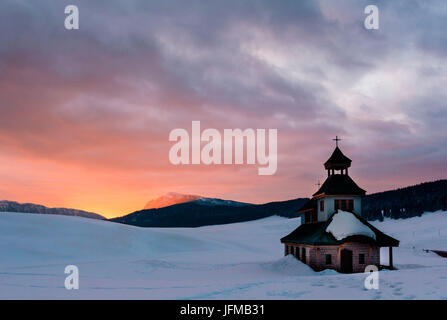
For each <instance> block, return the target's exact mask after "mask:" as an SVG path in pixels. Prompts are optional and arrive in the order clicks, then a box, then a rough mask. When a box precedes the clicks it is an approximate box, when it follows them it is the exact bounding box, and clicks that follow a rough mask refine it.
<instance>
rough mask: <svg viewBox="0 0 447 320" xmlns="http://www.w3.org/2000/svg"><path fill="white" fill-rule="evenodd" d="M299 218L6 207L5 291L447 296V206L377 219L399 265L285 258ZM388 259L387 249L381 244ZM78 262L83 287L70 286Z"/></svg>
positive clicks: (1, 255)
mask: <svg viewBox="0 0 447 320" xmlns="http://www.w3.org/2000/svg"><path fill="white" fill-rule="evenodd" d="M298 224H299V219H290V220H289V219H285V218H280V217H271V218H267V219H263V220H258V221H252V222H245V223H237V224H230V225H222V226H212V227H202V228H176V229H158V228H151V229H144V228H137V227H132V226H126V225H120V224H115V223H111V222H106V221H99V220H90V219H85V218H79V217H67V216H49V215H32V214H18V213H0V298H2V299H447V259H445V258H441V257H439V256H437V255H435V254H433V253H426V252H424V251H423V249H438V250H446V251H447V213H446V212H437V213H428V214H425V215H424V216H422V217H420V218H412V219H407V220H397V221H396V220H385V221H384V222H382V223H380V222H376V223H374V225H375V226H376V227H378V228H380V229H381V230H382V231H384V232H385V233H388V234H389V235H391V236H393V237H395V238H397V239H399V240H400V241H401V246H400V247H399V248H397V249H396V248H395V249H394V251H395V255H394V262H395V265H396V267H397V268H399V270H397V271H381V272H380V290H366V289H364V280H365V275H364V274H352V275H345V274H338V273H336V272H335V271H323V272H320V273H317V272H313V271H312V270H311V269H310V268H308V267H307V266H306V265H303V264H302V263H301V262H299V261H297V260H295V259H294V258H293V257H290V256H289V257H285V258H284V257H283V247H282V245H281V244H280V242H279V239H280V238H281V237H282V236H284V235H286V234H287V233H288V232H290V231H292V230H293V229H294V228H296V227H297V225H298ZM382 263H384V264H386V263H387V251H383V253H382ZM67 265H76V266H78V268H79V273H80V281H79V285H80V288H79V290H67V289H65V287H64V281H65V277H66V276H67V275H66V274H64V269H65V266H67Z"/></svg>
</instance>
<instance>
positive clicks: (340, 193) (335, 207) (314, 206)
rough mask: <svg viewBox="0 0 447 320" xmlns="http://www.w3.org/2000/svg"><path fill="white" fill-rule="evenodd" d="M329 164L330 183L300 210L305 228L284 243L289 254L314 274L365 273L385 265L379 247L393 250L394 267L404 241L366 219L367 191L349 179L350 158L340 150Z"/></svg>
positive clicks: (327, 182) (297, 231)
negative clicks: (327, 271)
mask: <svg viewBox="0 0 447 320" xmlns="http://www.w3.org/2000/svg"><path fill="white" fill-rule="evenodd" d="M340 140H341V139H339V138H338V137H336V138H335V139H334V141H335V143H336V146H335V150H334V151H333V152H332V155H331V156H330V157H329V159H328V160H327V161H326V162H325V163H324V168H325V169H326V170H327V179H326V181H325V182H324V183H323V184H322V185H321V186H320V185H319V189H318V190H317V192H315V193H314V194H313V196H312V199H311V200H309V201H308V202H307V203H305V204H304V206H303V207H301V209H300V210H299V211H298V213H300V214H301V225H300V226H299V227H298V228H297V229H295V230H294V231H293V232H292V233H290V234H289V235H287V236H285V237H284V238H282V239H281V243H283V244H284V254H285V255H289V254H291V255H294V256H295V257H296V258H297V259H299V260H301V261H302V262H303V263H306V264H308V265H309V266H310V267H311V268H312V269H314V270H315V271H321V270H324V269H335V270H337V271H339V272H342V273H357V272H364V271H365V268H366V266H368V265H375V266H377V267H378V268H384V267H385V266H382V265H381V264H380V248H381V247H388V248H389V266H388V267H387V268H389V269H393V249H392V248H393V247H398V246H399V241H398V240H396V239H394V238H392V237H390V236H388V235H386V234H384V233H383V232H381V231H380V230H378V229H377V228H375V227H374V226H372V225H371V224H370V223H368V222H367V221H366V220H365V219H363V218H362V217H361V214H362V197H363V196H364V195H365V194H366V191H365V190H363V189H362V188H360V187H359V186H358V185H357V184H356V183H355V182H354V180H352V178H351V177H350V176H349V174H348V169H349V167H350V166H351V163H352V161H351V159H349V158H348V157H347V156H345V155H344V154H343V152H342V151H341V150H340V148H339V147H338V142H339V141H340Z"/></svg>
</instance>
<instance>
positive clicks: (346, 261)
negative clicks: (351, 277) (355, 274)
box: [340, 249, 353, 273]
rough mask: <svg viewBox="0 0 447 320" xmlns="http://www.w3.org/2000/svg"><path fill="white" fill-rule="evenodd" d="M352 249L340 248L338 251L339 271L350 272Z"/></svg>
mask: <svg viewBox="0 0 447 320" xmlns="http://www.w3.org/2000/svg"><path fill="white" fill-rule="evenodd" d="M352 271H353V270H352V251H351V250H347V249H342V250H341V252H340V272H342V273H352Z"/></svg>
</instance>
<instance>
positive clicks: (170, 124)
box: [0, 0, 447, 217]
mask: <svg viewBox="0 0 447 320" xmlns="http://www.w3.org/2000/svg"><path fill="white" fill-rule="evenodd" d="M372 3H374V4H376V5H377V6H378V7H379V9H380V29H379V30H366V29H365V28H364V25H363V21H364V19H365V17H366V15H365V14H364V12H363V11H364V8H365V6H367V5H369V4H372ZM69 4H75V5H78V6H79V10H80V29H79V30H71V31H68V30H66V29H65V28H64V20H65V16H66V15H65V14H64V8H65V6H66V5H69ZM106 4H107V5H106ZM446 30H447V5H446V2H445V0H439V1H437V0H431V1H422V0H421V1H411V0H391V1H390V0H386V1H385V0H383V1H373V2H372V1H362V0H355V1H354V0H352V1H333V0H326V1H323V0H321V1H317V0H311V1H310V0H309V1H307V0H301V1H289V0H281V1H271V0H264V1H261V0H257V1H250V0H248V1H242V0H239V1H236V0H226V1H217V0H208V1H205V0H201V1H198V0H181V1H169V0H168V1H166V0H163V1H161V0H160V1H151V0H145V1H143V0H139V1H138V0H126V1H124V0H121V1H116V0H109V1H107V2H106V1H94V0H93V1H92V0H88V1H87V0H86V1H76V0H70V1H54V0H53V1H50V0H37V1H29V0H26V1H25V0H2V1H1V2H0V200H3V199H4V200H14V201H18V202H33V203H38V204H43V205H46V206H51V207H55V206H57V207H70V208H77V209H83V210H88V211H93V212H97V213H99V214H102V215H105V216H107V217H114V216H119V215H123V214H126V213H129V212H132V211H135V210H138V209H142V208H143V207H144V205H145V203H146V202H147V201H149V200H150V199H152V198H154V197H157V196H160V195H162V194H164V193H167V192H179V193H188V194H199V195H203V196H209V197H218V198H224V199H232V200H238V201H247V202H255V203H264V202H269V201H275V200H287V199H292V198H297V197H308V196H310V195H311V194H312V193H313V192H314V191H315V189H316V185H315V184H316V183H317V181H318V179H320V180H321V181H324V179H325V177H326V173H325V171H324V168H323V163H324V162H325V161H326V160H327V158H328V157H329V156H330V154H331V152H332V150H333V148H334V143H333V141H332V139H333V138H334V137H335V136H336V135H338V136H340V137H341V138H342V139H343V140H342V141H341V143H340V146H341V149H342V150H343V152H344V153H345V154H346V155H347V156H348V157H350V158H351V159H352V160H353V166H352V170H350V175H351V176H352V177H353V178H354V179H355V180H356V182H357V183H358V184H359V185H360V186H361V187H363V188H364V189H366V190H367V191H368V193H372V192H377V191H383V190H387V189H392V188H396V187H403V186H407V185H411V184H416V183H420V182H425V181H431V180H436V179H441V178H447V147H446V145H447V143H446V141H447V126H446V125H447V90H446V88H447V63H446V61H447V33H446ZM193 120H199V121H201V125H202V127H203V128H216V129H219V130H223V129H224V128H241V129H246V128H254V129H256V128H265V129H269V128H273V129H278V171H277V173H276V174H275V175H273V176H259V175H258V171H257V167H258V166H257V165H256V166H253V165H239V166H228V165H227V166H225V165H220V166H219V165H214V166H205V165H189V166H174V165H172V164H171V163H170V162H169V149H170V148H171V146H172V145H173V143H172V142H169V140H168V137H169V133H170V131H171V130H173V129H175V128H185V129H187V130H188V131H190V130H191V121H193Z"/></svg>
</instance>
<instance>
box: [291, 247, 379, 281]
mask: <svg viewBox="0 0 447 320" xmlns="http://www.w3.org/2000/svg"><path fill="white" fill-rule="evenodd" d="M284 245H285V248H288V249H285V255H287V254H292V255H294V256H295V257H297V258H300V260H301V259H302V257H301V252H302V248H305V250H306V263H307V264H308V265H309V266H310V267H312V268H313V269H314V270H316V271H321V270H325V269H335V270H337V271H340V267H341V265H340V264H341V261H340V260H341V259H340V254H341V253H340V252H341V250H342V249H348V250H350V251H352V267H353V272H355V273H361V272H364V271H365V268H366V266H368V265H375V266H379V265H380V248H379V247H377V246H372V245H370V244H366V243H359V242H347V243H344V244H342V245H339V246H312V245H299V244H294V243H285V244H284ZM298 252H299V254H297V253H298ZM327 254H330V255H331V263H330V264H326V255H327ZM360 254H363V255H364V257H365V263H364V264H360V263H359V255H360Z"/></svg>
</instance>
